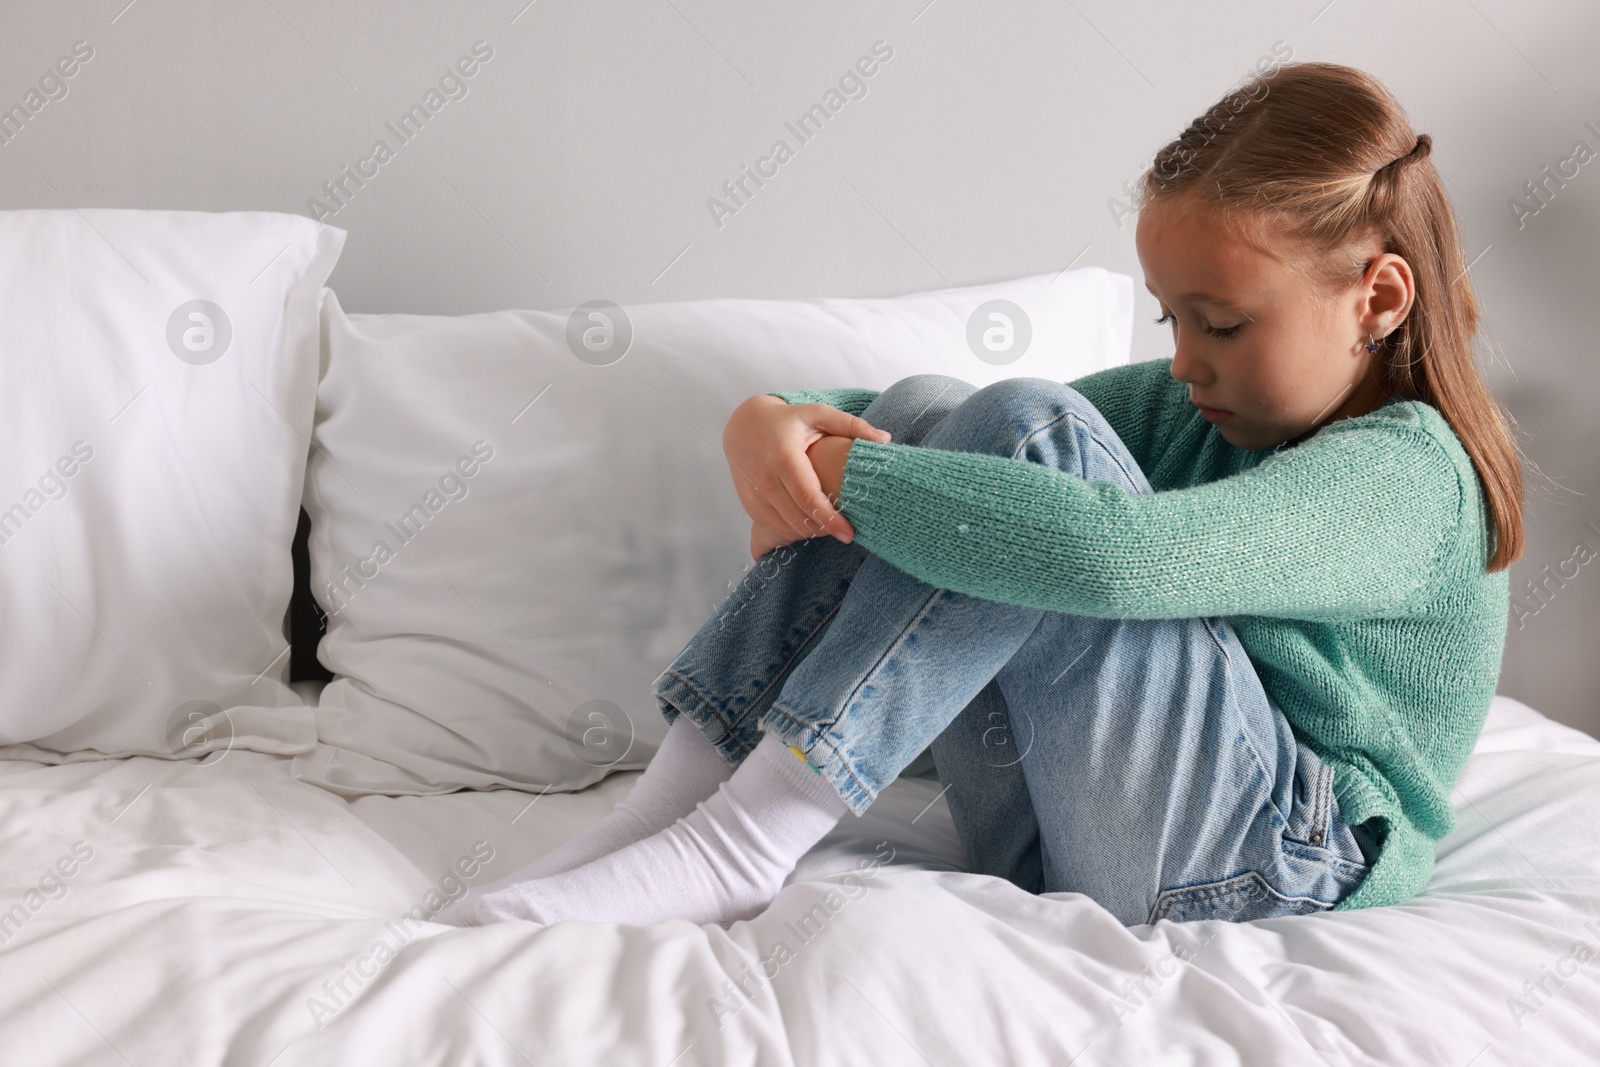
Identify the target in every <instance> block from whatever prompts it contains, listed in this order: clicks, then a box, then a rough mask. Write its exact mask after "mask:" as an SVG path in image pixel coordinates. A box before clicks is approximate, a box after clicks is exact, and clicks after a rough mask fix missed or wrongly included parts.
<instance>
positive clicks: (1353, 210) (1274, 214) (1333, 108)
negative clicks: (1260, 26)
mask: <svg viewBox="0 0 1600 1067" xmlns="http://www.w3.org/2000/svg"><path fill="white" fill-rule="evenodd" d="M1432 149H1433V140H1432V138H1430V137H1429V136H1428V135H1427V134H1421V135H1418V134H1417V133H1416V132H1415V131H1414V130H1412V128H1411V123H1410V121H1409V120H1408V119H1407V118H1406V116H1405V112H1404V111H1403V110H1402V109H1401V107H1400V104H1399V103H1398V102H1397V101H1396V100H1395V99H1394V97H1393V95H1392V94H1390V92H1389V90H1388V89H1387V88H1386V87H1385V86H1384V85H1383V83H1382V82H1380V81H1378V80H1377V79H1376V78H1374V77H1372V76H1371V75H1369V74H1367V73H1365V72H1363V71H1360V70H1356V69H1355V68H1353V67H1346V66H1340V65H1338V64H1335V63H1289V64H1285V65H1283V66H1280V67H1277V68H1276V69H1274V70H1272V71H1270V72H1267V73H1265V74H1262V75H1259V76H1257V77H1254V78H1251V79H1249V80H1248V81H1246V82H1245V83H1243V84H1242V85H1241V86H1240V87H1239V88H1237V89H1235V90H1234V91H1232V92H1230V93H1228V94H1227V95H1226V96H1224V97H1223V98H1222V99H1221V100H1219V101H1218V102H1217V103H1216V104H1215V105H1213V106H1212V107H1211V108H1210V109H1209V110H1207V111H1206V112H1205V114H1203V115H1201V116H1200V117H1199V118H1197V119H1195V120H1194V121H1193V122H1192V123H1190V124H1189V127H1188V128H1187V129H1186V130H1184V131H1183V132H1182V133H1181V134H1179V135H1178V137H1177V138H1176V139H1174V140H1173V141H1171V142H1170V143H1168V144H1167V145H1166V146H1165V147H1163V148H1162V149H1161V151H1159V152H1157V153H1156V156H1155V161H1154V162H1153V163H1152V164H1151V166H1150V168H1149V169H1148V170H1147V171H1145V174H1144V178H1143V182H1142V186H1141V189H1140V202H1141V205H1144V204H1156V203H1161V202H1165V201H1169V200H1171V199H1173V198H1176V197H1178V196H1180V195H1182V196H1183V197H1185V198H1193V202H1195V203H1196V204H1198V205H1200V206H1202V207H1204V208H1206V209H1208V210H1211V211H1214V212H1216V213H1217V216H1218V217H1219V218H1220V219H1221V220H1223V221H1224V222H1225V223H1228V224H1230V225H1231V226H1232V227H1233V228H1235V229H1236V230H1238V231H1239V232H1241V234H1256V235H1259V234H1263V233H1265V232H1271V231H1279V232H1284V233H1287V234H1288V235H1289V236H1291V237H1292V238H1295V239H1298V240H1299V241H1300V242H1301V243H1302V244H1303V245H1304V246H1306V247H1307V248H1308V249H1310V250H1311V251H1312V252H1313V253H1314V256H1312V257H1310V259H1309V260H1308V261H1309V262H1310V263H1312V264H1313V266H1312V269H1313V270H1314V271H1315V272H1316V273H1317V274H1318V275H1320V276H1321V278H1322V280H1324V281H1325V282H1326V283H1328V284H1330V285H1336V286H1340V287H1343V288H1348V287H1349V286H1352V285H1354V284H1355V283H1356V282H1357V281H1358V280H1359V279H1360V278H1361V276H1362V275H1363V274H1364V272H1365V270H1366V266H1367V264H1368V263H1369V262H1370V260H1367V259H1365V257H1364V256H1363V255H1362V254H1361V251H1360V250H1361V249H1362V248H1363V247H1369V246H1370V244H1371V242H1372V241H1373V239H1374V238H1377V239H1378V240H1380V241H1381V242H1382V245H1383V248H1384V251H1386V252H1392V253H1394V254H1395V255H1398V256H1400V257H1401V258H1402V259H1404V260H1405V261H1406V263H1407V264H1409V265H1410V267H1411V272H1412V277H1413V280H1414V282H1415V286H1416V295H1415V299H1414V302H1413V304H1412V307H1411V310H1410V313H1409V314H1408V315H1407V316H1406V319H1405V321H1404V322H1403V323H1401V325H1400V326H1399V327H1398V328H1396V329H1395V330H1394V332H1393V333H1391V334H1390V335H1389V336H1388V337H1386V338H1384V339H1383V341H1382V347H1381V348H1380V349H1379V353H1378V359H1379V360H1380V361H1381V363H1380V374H1381V375H1382V379H1381V380H1382V384H1383V386H1384V389H1385V392H1386V393H1388V394H1391V395H1400V396H1403V397H1408V398H1415V399H1417V400H1421V401H1423V402H1425V403H1428V404H1431V405H1432V406H1433V407H1435V408H1437V409H1438V411H1439V413H1440V414H1441V415H1443V416H1444V419H1445V421H1446V422H1448V423H1449V424H1450V428H1451V429H1452V430H1454V431H1455V434H1456V437H1457V438H1458V439H1460V441H1461V445H1462V447H1463V448H1465V449H1466V452H1467V455H1468V456H1469V457H1471V459H1472V464H1473V467H1474V469H1475V470H1476V471H1477V474H1478V481H1479V483H1480V484H1481V485H1482V487H1483V494H1484V499H1485V503H1486V504H1487V507H1488V511H1489V513H1490V521H1491V525H1492V527H1493V533H1494V537H1493V547H1492V554H1491V556H1490V558H1489V560H1488V562H1487V568H1488V570H1490V571H1497V570H1504V569H1505V568H1506V567H1508V566H1510V565H1511V563H1512V561H1513V560H1516V559H1518V558H1519V557H1520V556H1521V555H1522V553H1523V549H1524V534H1523V520H1522V499H1523V477H1522V464H1521V454H1520V453H1519V451H1518V449H1517V446H1516V442H1515V440H1514V439H1513V437H1512V433H1511V428H1510V420H1509V417H1508V416H1507V415H1506V413H1505V412H1504V411H1503V410H1502V409H1501V407H1500V405H1499V404H1498V402H1497V401H1496V400H1495V398H1494V396H1493V395H1492V394H1491V393H1490V392H1489V389H1488V387H1487V386H1486V385H1485V384H1484V381H1483V378H1482V376H1481V375H1480V374H1479V371H1478V366H1477V363H1476V362H1475V360H1474V358H1473V350H1472V339H1473V336H1474V334H1475V333H1476V332H1477V328H1478V304H1477V301H1476V299H1475V298H1474V297H1473V293H1472V283H1471V281H1470V280H1469V279H1468V277H1467V264H1466V259H1465V255H1464V253H1463V250H1462V246H1461V236H1460V232H1459V230H1458V228H1457V224H1456V218H1455V213H1454V211H1453V210H1452V209H1451V206H1450V201H1449V198H1448V197H1447V196H1446V195H1445V191H1444V183H1443V182H1442V181H1441V180H1440V177H1439V172H1438V171H1437V170H1436V169H1435V168H1434V165H1433V162H1432V160H1431V159H1430V158H1429V157H1430V155H1431V153H1432Z"/></svg>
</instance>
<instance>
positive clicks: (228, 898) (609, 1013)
mask: <svg viewBox="0 0 1600 1067" xmlns="http://www.w3.org/2000/svg"><path fill="white" fill-rule="evenodd" d="M291 764H292V760H291V759H289V758H287V757H282V756H273V755H268V754H262V753H257V752H248V751H230V752H226V753H225V754H224V755H222V756H221V757H220V758H219V757H206V758H203V759H196V760H188V761H180V762H176V763H175V762H172V761H166V760H158V759H150V758H140V757H134V758H128V759H123V760H109V761H97V762H84V763H76V764H68V765H61V766H48V765H43V764H38V763H31V762H26V761H8V762H5V763H3V764H0V871H3V872H4V873H3V874H0V879H3V884H0V905H4V906H6V907H8V908H13V911H12V912H11V913H10V914H12V915H13V916H14V912H15V909H14V907H13V905H14V904H15V903H22V905H23V908H24V910H26V908H27V905H26V903H25V901H26V900H27V898H28V894H29V893H30V891H32V892H38V893H40V894H41V895H42V896H43V898H44V899H43V903H42V905H41V906H40V907H39V909H38V910H37V911H33V912H29V913H28V914H27V916H26V918H25V919H23V920H21V921H20V922H19V921H17V920H16V919H15V918H13V919H12V921H11V923H10V924H9V925H8V926H6V927H5V930H4V937H5V943H4V945H3V947H0V1049H4V1050H5V1051H4V1056H3V1059H4V1060H5V1062H6V1063H8V1064H9V1063H16V1064H100V1063H131V1064H157V1063H160V1064H179V1063H183V1064H252V1065H270V1064H276V1065H278V1067H291V1065H295V1064H330V1065H332V1064H397V1063H419V1064H421V1063H428V1064H435V1063H437V1064H495V1065H501V1064H504V1065H511V1064H525V1063H564V1064H582V1063H605V1064H638V1065H641V1067H664V1065H666V1064H679V1065H687V1064H702V1063H704V1064H722V1063H761V1064H789V1063H794V1064H834V1063H838V1064H847V1063H848V1064H900V1063H906V1064H910V1063H931V1064H972V1063H996V1064H1000V1063H1006V1064H1066V1063H1081V1064H1095V1063H1185V1064H1186V1063H1208V1064H1222V1063H1248V1064H1286V1063H1299V1064H1309V1063H1323V1062H1325V1063H1330V1064H1401V1063H1403V1064H1443V1065H1459V1067H1466V1065H1468V1064H1478V1065H1483V1064H1495V1063H1540V1064H1569V1063H1570V1064H1578V1063H1586V1062H1593V1061H1594V1059H1595V1057H1596V1055H1597V1054H1600V960H1597V959H1594V958H1593V956H1592V953H1593V952H1594V951H1595V949H1596V947H1597V946H1600V849H1597V848H1596V847H1595V844H1596V840H1595V831H1594V830H1593V827H1594V826H1595V825H1596V821H1597V817H1600V742H1597V741H1595V740H1593V739H1592V738H1589V737H1587V736H1586V735H1583V734H1580V733H1578V732H1576V731H1573V730H1570V729H1567V728H1565V727H1562V726H1560V725H1557V724H1556V723H1553V722H1551V721H1550V720H1548V719H1546V718H1544V717H1543V716H1541V715H1539V714H1538V713H1537V712H1536V711H1534V710H1533V709H1531V708H1528V707H1526V706H1525V705H1523V704H1520V703H1518V702H1517V701H1515V700H1512V699H1510V698H1507V697H1497V698H1496V700H1495V702H1494V705H1493V708H1492V710H1491V713H1490V716H1489V720H1488V725H1487V727H1486V729H1485V730H1484V733H1483V737H1482V739H1481V741H1480V742H1479V744H1478V746H1477V749H1476V751H1475V752H1474V754H1473V756H1472V759H1471V762H1470V764H1469V766H1468V768H1467V771H1466V774H1465V775H1464V777H1463V778H1462V780H1461V783H1460V787H1459V788H1458V789H1457V790H1456V793H1455V801H1456V813H1457V816H1458V818H1459V825H1458V828H1457V830H1456V832H1455V833H1454V834H1452V835H1451V836H1450V837H1449V838H1448V839H1446V840H1445V841H1444V842H1442V843H1441V845H1440V847H1439V862H1438V867H1437V869H1436V871H1435V873H1434V876H1433V880H1432V881H1431V882H1430V884H1429V886H1428V888H1427V890H1426V891H1425V892H1424V893H1423V894H1422V895H1421V896H1420V897H1418V898H1416V899H1415V900H1413V901H1411V902H1410V903H1407V904H1404V905H1400V906H1396V907H1391V908H1386V909H1381V910H1374V911H1367V912H1354V913H1339V914H1322V915H1316V916H1307V917H1294V918H1287V919H1275V920H1266V921H1262V922H1256V923H1249V924H1226V923H1213V922H1203V923H1193V924H1182V925H1174V924H1171V923H1167V922H1162V923H1158V924H1156V925H1154V926H1141V927H1134V928H1123V927H1121V926H1119V925H1118V924H1117V923H1116V922H1115V921H1113V920H1112V919H1111V918H1110V917H1109V916H1108V915H1107V914H1106V913H1105V912H1103V911H1101V910H1100V909H1099V908H1098V907H1097V906H1096V905H1095V904H1093V903H1092V902H1091V901H1089V900H1088V899H1086V898H1083V897H1081V896H1077V895H1075V894H1054V895H1046V896H1042V897H1036V896H1031V895H1029V894H1027V893H1024V892H1022V891H1020V890H1017V889H1015V888H1014V887H1012V886H1010V885H1009V884H1008V883H1006V882H1004V881H1001V880H998V879H994V878H988V877H982V876H977V875H972V874H967V873H964V872H963V869H962V865H963V857H962V855H961V849H960V846H959V844H958V842H957V840H956V838H955V834H954V830H953V828H952V826H951V823H950V819H949V816H948V813H947V810H946V808H945V806H944V804H943V802H942V801H941V800H940V799H939V786H938V784H937V782H936V781H934V780H929V779H927V778H912V777H903V778H901V779H899V780H898V781H897V782H896V783H895V784H894V786H892V787H891V788H890V789H889V790H888V791H887V792H886V793H885V794H884V795H883V796H882V797H881V798H880V800H879V801H878V803H877V804H875V805H874V806H873V807H872V809H871V810H870V811H869V812H868V813H867V814H866V815H865V816H864V817H862V818H861V819H859V820H855V819H847V820H846V821H845V823H844V824H841V826H840V828H839V829H838V830H837V831H835V832H834V833H833V834H832V835H830V836H829V837H828V838H826V839H825V840H824V841H823V842H822V844H821V845H819V846H818V847H817V849H816V850H814V851H813V852H812V853H811V854H810V855H808V857H807V858H806V860H805V862H804V863H803V864H802V866H801V867H800V868H799V869H797V870H796V871H795V873H794V875H793V876H792V877H791V878H790V879H789V882H788V884H787V885H786V887H785V889H784V890H783V892H782V893H781V894H780V895H779V896H778V898H777V900H776V901H775V902H774V903H773V905H772V907H771V908H770V909H769V910H768V911H767V912H766V913H765V914H763V915H762V916H760V917H759V918H757V919H755V920H752V921H749V922H739V923H735V924H733V925H732V926H731V927H730V928H729V929H726V930H724V929H722V928H721V927H719V926H715V925H708V926H705V927H697V926H694V925H692V924H690V923H687V922H671V923H664V924H660V925H657V926H653V927H626V926H616V925H609V924H595V925H590V924H563V925H558V926H554V927H548V928H545V927H539V926H536V925H534V924H529V923H505V924H500V925H495V926H489V927H482V928H468V929H458V928H454V927H449V926H442V925H439V924H436V923H432V922H419V921H416V920H414V919H408V918H407V916H408V915H409V914H410V911H411V909H413V908H414V907H416V906H417V904H418V903H419V902H424V901H426V900H427V898H428V895H429V894H430V893H437V894H440V895H450V894H457V895H458V894H459V892H460V891H461V888H462V887H465V886H470V885H472V884H476V883H480V882H482V881H484V880H488V879H492V878H494V877H498V875H499V874H500V873H503V872H505V871H508V870H511V869H514V868H515V867H516V866H518V865H520V864H522V863H525V862H527V861H528V860H530V859H532V858H533V857H535V856H537V855H539V854H540V853H542V852H544V851H545V850H547V849H549V848H551V847H553V846H554V845H556V844H558V843H559V842H560V841H562V840H564V839H565V838H566V837H568V836H569V835H571V834H573V833H575V832H577V831H578V830H579V829H581V828H582V827H583V826H584V825H586V824H588V823H590V822H592V821H594V820H595V819H597V818H599V817H600V816H601V815H602V814H604V813H605V812H606V811H608V810H609V807H610V805H611V804H613V803H614V802H615V801H616V800H617V799H618V798H619V797H621V796H622V795H623V794H624V792H625V791H626V790H627V788H628V787H629V784H630V782H631V781H632V779H633V778H634V777H635V776H636V774H637V772H632V771H623V772H617V773H614V774H612V775H610V776H608V777H607V778H605V779H604V780H603V781H601V782H600V783H598V784H597V785H594V786H591V787H589V788H587V789H584V790H581V791H577V792H572V793H560V794H557V793H546V794H543V795H540V794H538V793H524V792H521V791H517V790H510V789H503V790H492V791H464V792H458V793H452V794H445V795H437V796H414V797H388V796H366V797H360V798H355V799H347V798H342V797H339V796H336V795H334V794H332V793H330V792H328V791H327V790H324V789H321V788H319V787H316V786H313V785H310V784H307V783H305V782H302V781H299V780H297V779H296V778H294V777H293V776H291V775H290V773H289V768H290V766H291ZM486 857H487V858H486ZM63 859H66V860H68V861H69V862H67V863H62V861H63ZM464 859H465V860H466V861H467V862H466V863H465V864H463V862H462V861H463V860H464ZM69 868H70V869H72V871H73V873H72V874H71V875H70V876H67V875H65V874H63V873H61V872H62V871H64V870H66V869H69ZM467 869H471V870H473V872H474V873H473V875H472V876H471V877H468V876H466V875H464V874H463V873H462V872H463V870H467ZM50 872H55V873H56V875H57V882H58V883H59V885H60V886H61V889H60V890H59V891H58V890H56V889H55V888H54V886H55V883H52V884H51V885H48V886H45V887H44V888H41V885H40V883H41V880H43V879H45V878H46V877H47V875H48V873H50ZM780 945H782V946H785V947H784V948H780V947H779V946H780ZM377 946H385V948H384V949H378V948H377ZM1551 976H1554V977H1551ZM1525 983H1527V984H1526V985H1525ZM1540 983H1543V986H1542V988H1543V989H1545V990H1548V995H1546V994H1545V993H1542V992H1541V991H1540V990H1541V985H1540ZM1530 990H1531V991H1530Z"/></svg>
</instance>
